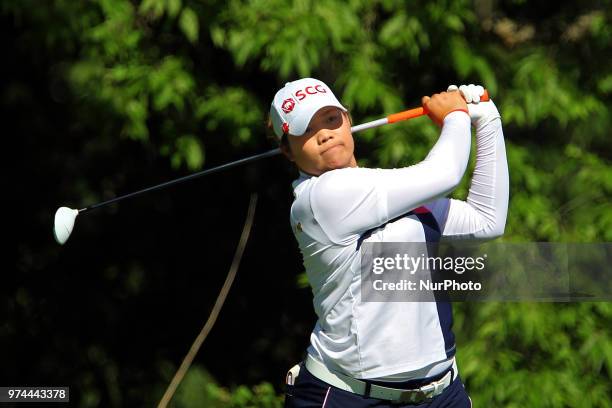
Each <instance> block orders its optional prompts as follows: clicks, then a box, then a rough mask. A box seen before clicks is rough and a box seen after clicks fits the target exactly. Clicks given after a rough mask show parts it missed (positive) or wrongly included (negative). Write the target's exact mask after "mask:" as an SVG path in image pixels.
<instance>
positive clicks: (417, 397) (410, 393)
mask: <svg viewBox="0 0 612 408" xmlns="http://www.w3.org/2000/svg"><path fill="white" fill-rule="evenodd" d="M435 391H436V386H435V385H434V384H428V385H425V386H423V387H421V388H417V389H413V390H405V391H402V392H401V393H400V396H399V398H398V401H400V402H416V403H420V402H421V401H424V400H426V399H429V398H433V396H434V395H433V394H434V392H435Z"/></svg>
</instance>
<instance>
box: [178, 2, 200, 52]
mask: <svg viewBox="0 0 612 408" xmlns="http://www.w3.org/2000/svg"><path fill="white" fill-rule="evenodd" d="M179 27H180V28H181V31H182V32H183V34H185V37H187V39H188V40H189V41H190V42H191V43H195V42H196V41H198V33H199V31H200V25H199V22H198V16H197V15H196V13H195V12H194V11H193V10H192V9H190V8H189V7H185V8H184V9H183V11H182V12H181V16H180V17H179Z"/></svg>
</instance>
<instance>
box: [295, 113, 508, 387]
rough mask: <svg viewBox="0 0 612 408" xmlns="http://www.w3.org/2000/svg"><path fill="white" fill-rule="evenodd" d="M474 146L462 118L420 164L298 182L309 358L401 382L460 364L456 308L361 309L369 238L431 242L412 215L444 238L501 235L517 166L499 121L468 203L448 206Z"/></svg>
mask: <svg viewBox="0 0 612 408" xmlns="http://www.w3.org/2000/svg"><path fill="white" fill-rule="evenodd" d="M470 140H471V133H470V118H469V116H468V115H467V114H466V113H464V112H453V113H451V114H449V115H447V116H446V118H445V119H444V123H443V127H442V132H441V134H440V138H439V139H438V142H437V143H436V144H435V146H434V147H433V148H432V150H431V151H430V153H429V155H428V156H427V158H426V159H425V160H423V161H422V162H420V163H418V164H416V165H413V166H409V167H405V168H400V169H367V168H358V167H356V168H344V169H338V170H332V171H328V172H326V173H324V174H322V175H320V176H319V177H314V176H308V175H306V174H304V173H301V176H300V178H299V179H297V180H295V181H294V183H293V188H294V194H295V201H294V203H293V205H292V207H291V215H290V222H291V225H292V227H293V232H294V234H295V237H296V239H297V241H298V244H299V246H300V250H301V252H302V256H303V259H304V266H305V269H306V274H307V275H308V279H309V282H310V285H311V287H312V291H313V295H314V298H313V304H314V309H315V312H316V314H317V316H318V321H317V324H316V325H315V328H314V329H313V332H312V334H311V338H310V340H311V341H310V343H311V344H310V347H309V348H308V353H310V354H311V355H312V356H313V357H315V358H316V359H318V360H320V361H322V362H323V363H324V364H326V365H327V366H328V368H329V369H331V370H335V371H340V372H343V373H345V374H348V375H351V376H353V377H355V378H369V379H373V378H376V379H384V380H398V381H399V380H409V379H413V378H422V377H426V376H429V375H435V374H436V373H437V372H440V371H442V370H444V369H445V368H447V367H448V366H449V365H450V364H451V362H452V358H454V357H453V356H454V352H455V346H454V336H453V335H452V331H451V326H452V317H451V316H450V305H445V306H444V307H443V306H442V305H440V304H437V303H435V302H388V303H375V302H361V293H360V284H361V274H360V260H361V259H360V252H359V245H360V238H362V236H364V234H365V233H366V232H368V235H367V238H365V240H366V241H368V242H424V241H426V235H425V228H424V226H423V224H422V223H421V221H420V220H419V218H418V216H417V215H415V214H414V213H410V214H408V213H409V212H411V211H412V210H414V209H416V208H418V207H421V206H424V207H425V208H426V209H427V210H428V211H429V212H430V213H431V214H432V215H433V217H434V218H435V220H436V222H437V224H438V226H439V229H440V232H441V235H442V239H490V238H494V237H497V236H499V235H501V234H502V233H503V231H504V225H505V222H506V213H507V206H508V168H507V163H506V154H505V146H504V140H503V132H502V127H501V121H500V119H499V118H496V119H493V120H491V121H489V122H488V123H484V124H483V125H482V126H481V127H480V128H477V129H476V141H477V154H476V168H475V170H474V174H473V177H472V182H471V187H470V191H469V195H468V198H467V201H460V200H454V199H448V198H444V196H445V195H446V194H448V193H449V192H451V191H452V190H453V189H454V188H455V187H456V186H457V185H458V184H459V182H460V181H461V178H462V176H463V173H464V172H465V169H466V167H467V164H468V160H469V153H470ZM402 215H404V216H402ZM364 237H365V236H364ZM362 239H363V238H362ZM447 306H448V307H447Z"/></svg>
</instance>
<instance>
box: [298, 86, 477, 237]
mask: <svg viewBox="0 0 612 408" xmlns="http://www.w3.org/2000/svg"><path fill="white" fill-rule="evenodd" d="M457 96H458V95H456V96H453V97H457ZM434 98H435V97H434ZM434 98H432V101H434V102H435V99H434ZM424 102H428V101H424ZM462 102H463V101H462ZM463 106H465V102H463ZM435 109H436V108H435V106H434V107H433V110H434V112H435ZM429 110H430V111H431V110H432V106H431V105H430V107H429ZM453 110H455V109H453ZM442 118H443V119H442ZM432 119H433V120H434V121H438V122H441V124H442V131H441V134H440V138H439V139H438V142H437V143H436V144H435V146H434V147H433V148H432V150H431V151H430V153H429V154H428V156H427V157H426V158H425V160H423V161H422V162H420V163H418V164H416V165H413V166H409V167H405V168H400V169H365V168H364V169H362V168H345V169H339V170H333V171H329V172H327V173H325V174H323V175H321V176H320V177H319V179H318V180H317V182H316V185H315V186H314V187H313V190H312V192H311V196H310V201H311V208H312V212H313V214H314V216H315V218H316V220H317V222H318V223H319V224H320V226H321V227H322V229H323V231H324V232H325V233H326V235H327V236H328V237H329V239H330V240H331V241H332V242H334V243H336V244H347V243H350V242H351V241H353V240H355V239H357V238H358V237H359V235H361V234H362V233H364V232H365V231H367V230H369V229H371V228H375V227H378V226H380V225H381V224H384V223H385V222H387V221H389V220H391V219H393V218H395V217H398V216H400V215H402V214H405V213H407V212H409V211H410V210H412V209H414V208H416V207H419V206H421V205H423V204H425V203H427V202H430V201H432V200H434V199H436V198H438V197H441V196H444V195H445V194H448V193H449V192H450V191H452V190H453V189H454V188H455V187H456V186H457V184H458V183H459V182H460V181H461V178H462V176H463V173H464V172H465V169H466V167H467V163H468V160H469V152H470V118H469V116H468V115H467V114H466V112H465V111H456V112H455V111H451V112H450V113H449V112H444V115H438V116H436V115H435V114H434V115H433V117H432Z"/></svg>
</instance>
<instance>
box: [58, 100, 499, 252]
mask: <svg viewBox="0 0 612 408" xmlns="http://www.w3.org/2000/svg"><path fill="white" fill-rule="evenodd" d="M480 100H481V101H482V102H485V101H488V100H489V94H488V92H487V90H485V92H484V94H483V95H482V96H481V98H480ZM426 114H427V110H426V109H425V108H424V107H422V106H421V107H418V108H413V109H409V110H406V111H402V112H398V113H394V114H391V115H388V116H386V117H384V118H381V119H377V120H373V121H371V122H366V123H363V124H361V125H357V126H353V127H351V133H357V132H361V131H363V130H366V129H372V128H375V127H379V126H383V125H386V124H391V123H396V122H400V121H403V120H408V119H413V118H417V117H420V116H423V115H426ZM280 152H281V150H280V148H276V149H272V150H269V151H267V152H264V153H260V154H256V155H253V156H250V157H245V158H244V159H240V160H236V161H233V162H230V163H226V164H222V165H220V166H217V167H213V168H211V169H206V170H202V171H200V172H197V173H194V174H190V175H188V176H184V177H180V178H178V179H175V180H170V181H166V182H164V183H161V184H158V185H155V186H151V187H148V188H144V189H142V190H138V191H135V192H133V193H129V194H125V195H122V196H119V197H115V198H112V199H110V200H107V201H103V202H101V203H97V204H93V205H90V206H88V207H85V208H82V209H80V210H75V209H72V208H68V207H60V208H58V209H57V211H56V212H55V219H54V224H53V236H54V237H55V240H56V241H57V243H58V244H60V245H63V244H64V243H66V241H67V240H68V238H70V234H71V233H72V229H73V228H74V222H75V220H76V217H77V216H78V215H79V214H83V213H86V212H88V211H91V210H95V209H96V208H100V207H104V206H106V205H109V204H113V203H116V202H118V201H121V200H125V199H126V198H130V197H135V196H137V195H140V194H144V193H148V192H151V191H155V190H160V189H162V188H165V187H169V186H172V185H175V184H179V183H182V182H184V181H188V180H192V179H195V178H198V177H202V176H206V175H209V174H212V173H217V172H219V171H221V170H227V169H230V168H232V167H235V166H238V165H241V164H246V163H250V162H253V161H255V160H259V159H264V158H266V157H270V156H275V155H277V154H280Z"/></svg>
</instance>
